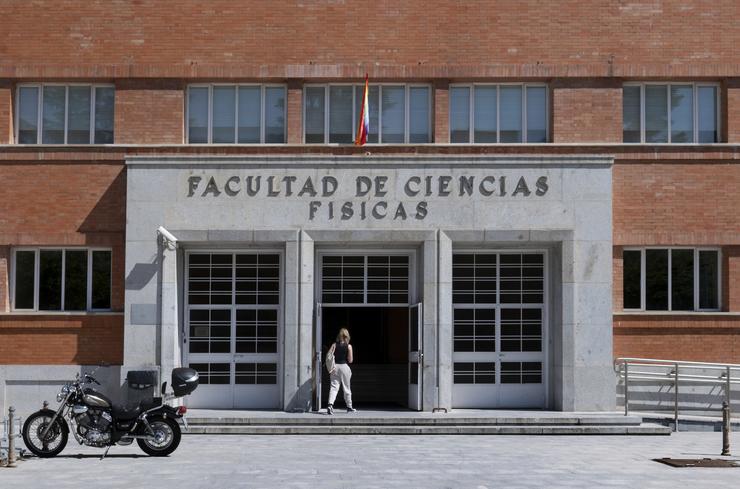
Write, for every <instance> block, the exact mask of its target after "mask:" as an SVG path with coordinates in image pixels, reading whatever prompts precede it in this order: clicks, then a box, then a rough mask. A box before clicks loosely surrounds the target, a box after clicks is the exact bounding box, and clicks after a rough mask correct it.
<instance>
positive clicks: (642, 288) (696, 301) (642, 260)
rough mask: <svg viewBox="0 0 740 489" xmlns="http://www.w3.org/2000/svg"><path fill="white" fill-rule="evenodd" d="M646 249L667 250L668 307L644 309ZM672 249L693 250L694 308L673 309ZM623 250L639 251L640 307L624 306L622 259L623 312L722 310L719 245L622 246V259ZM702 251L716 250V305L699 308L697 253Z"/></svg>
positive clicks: (681, 312) (720, 254)
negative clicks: (714, 306)
mask: <svg viewBox="0 0 740 489" xmlns="http://www.w3.org/2000/svg"><path fill="white" fill-rule="evenodd" d="M647 250H668V251H669V253H668V290H667V293H668V309H665V310H663V309H655V310H652V309H646V308H645V305H646V291H647V290H646V282H647V277H646V275H645V272H646V258H645V257H646V253H645V251H647ZM672 250H692V251H693V252H694V308H693V309H691V310H688V311H687V310H673V294H672V293H671V292H672V286H673V281H672V278H673V277H672V275H673V270H672V265H673V253H672V252H671V251H672ZM625 251H639V252H640V307H639V308H627V307H624V261H623V265H622V301H623V302H622V310H623V311H624V312H645V313H649V314H654V313H657V314H662V313H673V314H693V313H696V312H720V311H722V248H721V247H719V246H624V247H622V260H624V252H625ZM702 251H716V252H717V307H716V308H711V309H710V308H700V307H699V305H700V300H699V295H700V293H699V253H700V252H702Z"/></svg>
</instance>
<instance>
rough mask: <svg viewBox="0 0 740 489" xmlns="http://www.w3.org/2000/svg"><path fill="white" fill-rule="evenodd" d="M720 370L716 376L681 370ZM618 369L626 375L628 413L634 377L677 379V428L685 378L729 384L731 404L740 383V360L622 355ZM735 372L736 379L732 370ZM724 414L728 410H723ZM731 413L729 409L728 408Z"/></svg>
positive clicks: (615, 363)
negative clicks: (634, 368)
mask: <svg viewBox="0 0 740 489" xmlns="http://www.w3.org/2000/svg"><path fill="white" fill-rule="evenodd" d="M630 367H638V368H639V367H643V368H650V367H658V368H660V367H662V368H671V369H672V370H670V371H668V372H650V371H645V370H637V371H634V370H633V371H630ZM682 369H683V370H684V371H686V370H697V369H701V370H720V371H721V372H722V373H721V374H720V375H719V376H717V377H713V376H711V375H697V374H687V373H683V374H682V373H681V370H682ZM614 371H615V372H617V373H618V374H619V377H620V378H621V379H624V415H625V416H627V415H629V383H630V379H632V380H658V381H662V380H665V381H667V382H672V383H673V391H674V395H675V396H674V401H673V422H674V430H675V431H678V392H679V387H680V384H681V382H684V383H701V384H717V385H724V386H725V402H726V404H727V406H728V410H729V406H730V394H731V386H732V384H740V364H736V363H712V362H692V361H683V360H660V359H655V358H631V357H620V358H617V359H616V360H614ZM733 371H736V372H735V379H734V380H733V378H732V373H733ZM723 415H724V412H723ZM728 416H729V412H728Z"/></svg>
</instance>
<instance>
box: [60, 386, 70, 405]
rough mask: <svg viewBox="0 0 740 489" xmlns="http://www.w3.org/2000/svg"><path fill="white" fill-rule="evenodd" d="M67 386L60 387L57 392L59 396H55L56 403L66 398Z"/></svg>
mask: <svg viewBox="0 0 740 489" xmlns="http://www.w3.org/2000/svg"><path fill="white" fill-rule="evenodd" d="M69 389H70V388H69V384H64V385H63V386H62V389H61V391H59V394H57V402H62V401H63V400H64V398H65V397H67V394H69Z"/></svg>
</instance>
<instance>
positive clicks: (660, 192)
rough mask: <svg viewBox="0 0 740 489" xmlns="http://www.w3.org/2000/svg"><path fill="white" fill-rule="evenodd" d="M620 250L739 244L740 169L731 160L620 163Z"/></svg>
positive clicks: (616, 190) (616, 177)
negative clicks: (659, 246) (664, 246)
mask: <svg viewBox="0 0 740 489" xmlns="http://www.w3.org/2000/svg"><path fill="white" fill-rule="evenodd" d="M612 178H613V185H612V188H613V199H614V208H613V226H614V244H615V245H617V246H618V245H627V246H629V245H722V244H728V245H731V244H737V243H740V212H738V209H740V192H738V191H737V189H738V188H740V165H738V164H736V163H733V162H730V161H726V162H723V161H716V162H712V161H705V162H702V161H696V162H694V161H691V162H689V161H684V162H681V161H671V160H663V161H659V162H626V161H617V162H616V163H615V165H614V168H613V170H612Z"/></svg>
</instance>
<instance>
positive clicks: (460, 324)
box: [452, 252, 545, 407]
mask: <svg viewBox="0 0 740 489" xmlns="http://www.w3.org/2000/svg"><path fill="white" fill-rule="evenodd" d="M544 258H545V257H544V253H542V252H521V253H514V252H458V253H454V254H453V262H452V263H453V266H452V280H453V284H452V298H453V363H454V366H453V372H454V373H453V382H454V384H455V385H456V386H459V387H457V388H456V391H455V392H454V395H455V396H456V397H457V399H455V400H454V401H453V402H455V404H456V405H458V406H461V407H463V406H469V407H472V406H478V407H486V406H490V407H496V406H503V405H506V406H511V407H514V406H516V403H517V402H518V401H517V396H520V395H524V394H523V393H521V392H519V393H517V392H513V391H511V392H512V393H511V395H510V394H509V392H510V391H509V390H507V389H510V387H508V386H511V385H520V386H523V385H526V384H538V386H537V388H538V389H540V390H539V391H538V392H537V393H536V395H538V396H540V394H541V396H540V397H541V398H542V399H544V382H543V379H544V374H543V368H544V358H545V354H544V312H545V259H544ZM476 384H486V385H481V386H480V387H475V385H476ZM503 384H506V385H507V387H503ZM533 392H534V391H533ZM507 396H508V397H507ZM525 401H526V400H525ZM543 402H544V401H543ZM524 404H525V405H528V402H524Z"/></svg>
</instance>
